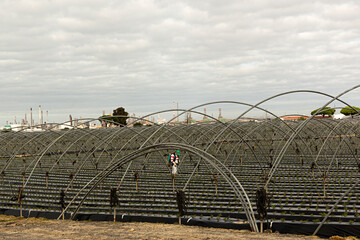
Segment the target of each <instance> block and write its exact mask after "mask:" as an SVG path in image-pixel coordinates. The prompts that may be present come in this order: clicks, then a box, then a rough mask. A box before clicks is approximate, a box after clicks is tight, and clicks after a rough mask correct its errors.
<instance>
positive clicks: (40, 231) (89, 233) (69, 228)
mask: <svg viewBox="0 0 360 240" xmlns="http://www.w3.org/2000/svg"><path fill="white" fill-rule="evenodd" d="M0 239H27V240H35V239H36V240H38V239H96V240H101V239H187V240H190V239H207V240H210V239H244V240H245V239H269V240H275V239H282V240H294V239H295V240H297V239H298V240H300V239H317V237H311V236H301V235H289V234H278V233H264V234H258V233H251V232H249V231H244V230H241V231H240V230H228V229H219V228H204V227H195V226H179V225H177V224H160V223H138V222H136V223H135V222H131V223H120V222H118V223H113V222H90V221H81V222H80V221H69V220H64V221H62V220H47V219H43V218H39V219H35V218H28V219H26V218H19V217H12V216H4V215H0ZM339 239H342V238H339Z"/></svg>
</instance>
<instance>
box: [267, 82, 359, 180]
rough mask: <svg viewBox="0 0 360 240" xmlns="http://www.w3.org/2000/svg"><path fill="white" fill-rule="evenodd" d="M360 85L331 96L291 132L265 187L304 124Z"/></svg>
mask: <svg viewBox="0 0 360 240" xmlns="http://www.w3.org/2000/svg"><path fill="white" fill-rule="evenodd" d="M359 87H360V85H357V86H355V87H352V88H350V89H348V90H345V91H344V92H342V93H340V94H339V95H337V96H336V97H333V98H332V99H331V100H330V101H328V102H327V103H326V104H325V105H324V106H323V107H321V108H319V110H318V111H317V112H316V113H314V115H312V116H311V117H309V118H308V119H306V120H305V121H304V122H303V123H302V124H301V125H300V126H299V127H298V128H297V129H296V132H295V133H293V134H292V136H291V137H290V138H289V140H288V141H287V142H286V144H285V145H284V146H283V148H282V149H281V152H280V153H279V155H278V157H277V158H276V160H275V165H274V166H273V168H272V169H271V171H270V172H269V179H268V180H267V182H266V183H265V187H267V186H268V184H269V183H270V180H271V177H272V175H273V174H274V172H275V170H276V169H277V167H278V165H279V164H280V161H281V159H282V158H283V157H284V154H285V152H286V150H287V148H288V147H289V145H290V143H291V142H292V141H293V140H294V138H295V137H296V136H297V135H298V134H299V132H300V131H301V130H302V129H303V128H304V127H305V126H306V124H307V123H308V122H309V121H310V120H311V119H313V118H314V116H315V115H316V114H317V113H318V112H320V111H321V110H322V109H324V108H325V107H326V106H328V105H329V104H330V103H332V102H333V101H335V100H339V98H340V97H341V96H343V95H344V94H346V93H348V92H350V91H352V90H354V89H356V88H359ZM347 105H348V104H347Z"/></svg>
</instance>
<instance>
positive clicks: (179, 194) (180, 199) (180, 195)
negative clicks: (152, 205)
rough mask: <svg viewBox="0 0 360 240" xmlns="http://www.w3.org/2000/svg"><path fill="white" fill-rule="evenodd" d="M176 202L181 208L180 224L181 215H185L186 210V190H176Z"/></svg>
mask: <svg viewBox="0 0 360 240" xmlns="http://www.w3.org/2000/svg"><path fill="white" fill-rule="evenodd" d="M176 202H177V205H178V208H179V224H180V225H181V217H182V216H184V215H185V211H186V198H185V192H183V191H181V190H177V191H176Z"/></svg>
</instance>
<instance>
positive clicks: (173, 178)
mask: <svg viewBox="0 0 360 240" xmlns="http://www.w3.org/2000/svg"><path fill="white" fill-rule="evenodd" d="M172 184H173V192H175V176H174V174H173V175H172Z"/></svg>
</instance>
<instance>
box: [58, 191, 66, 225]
mask: <svg viewBox="0 0 360 240" xmlns="http://www.w3.org/2000/svg"><path fill="white" fill-rule="evenodd" d="M59 203H60V206H61V212H63V211H64V209H65V192H64V190H61V191H60V201H59ZM62 219H63V220H64V219H65V213H64V214H63V215H62Z"/></svg>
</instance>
